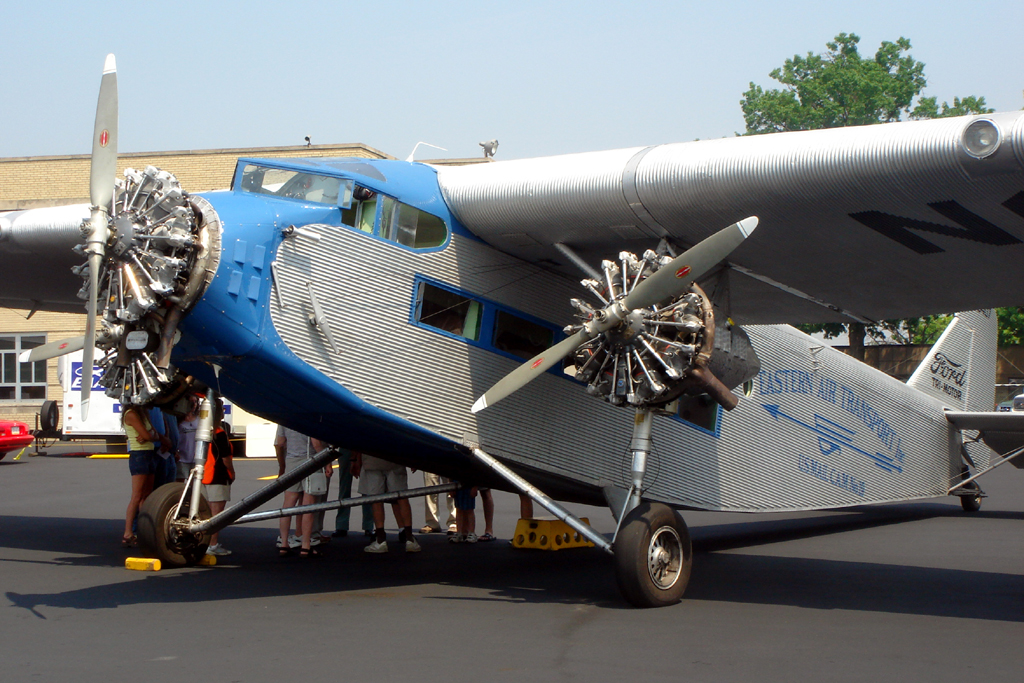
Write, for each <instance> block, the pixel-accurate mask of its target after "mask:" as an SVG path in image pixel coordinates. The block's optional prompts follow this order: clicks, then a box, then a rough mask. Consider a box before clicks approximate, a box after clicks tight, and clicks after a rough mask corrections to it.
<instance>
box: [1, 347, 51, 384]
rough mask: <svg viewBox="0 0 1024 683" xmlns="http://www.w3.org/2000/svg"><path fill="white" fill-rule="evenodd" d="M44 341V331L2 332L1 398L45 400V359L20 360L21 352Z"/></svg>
mask: <svg viewBox="0 0 1024 683" xmlns="http://www.w3.org/2000/svg"><path fill="white" fill-rule="evenodd" d="M45 343H46V335H42V334H0V401H43V400H45V399H46V361H45V360H38V361H36V362H34V363H20V362H18V356H19V355H20V354H21V352H22V351H27V350H29V349H34V348H36V347H37V346H42V345H43V344H45Z"/></svg>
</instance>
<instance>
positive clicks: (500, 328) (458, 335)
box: [409, 275, 563, 374]
mask: <svg viewBox="0 0 1024 683" xmlns="http://www.w3.org/2000/svg"><path fill="white" fill-rule="evenodd" d="M409 322H410V323H412V324H413V325H416V326H417V327H422V328H424V329H428V330H430V331H431V332H436V333H438V334H441V335H443V336H446V337H451V338H454V339H459V340H461V341H464V342H466V343H468V344H471V345H473V346H479V347H481V348H484V349H487V350H488V351H492V352H494V353H497V354H499V355H502V356H506V357H507V358H512V359H515V360H528V359H530V358H532V357H533V356H535V355H537V354H538V353H540V352H541V351H543V350H544V349H546V348H548V347H550V346H551V345H552V344H554V343H556V342H558V341H560V340H561V338H562V337H563V333H562V330H561V329H560V328H558V327H557V326H555V325H553V324H552V323H549V322H547V321H544V320H541V319H539V318H535V317H533V316H531V315H527V314H526V313H523V312H522V311H518V310H516V309H514V308H512V307H510V306H506V305H504V304H499V303H497V302H494V301H491V300H489V299H485V298H483V297H480V296H477V295H475V294H471V293H470V292H466V291H464V290H461V289H459V288H457V287H452V286H451V285H448V284H445V283H443V282H440V281H438V280H433V279H430V278H427V277H424V276H422V275H417V276H416V278H415V281H414V284H413V296H412V307H411V310H410V315H409ZM559 374H560V373H559Z"/></svg>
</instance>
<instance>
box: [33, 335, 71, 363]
mask: <svg viewBox="0 0 1024 683" xmlns="http://www.w3.org/2000/svg"><path fill="white" fill-rule="evenodd" d="M84 346H85V337H84V336H83V337H72V338H71V339H61V340H60V341H55V342H50V343H49V344H43V345H42V346H37V347H35V348H34V349H29V350H28V351H23V352H22V354H21V355H20V356H18V362H19V363H34V362H36V361H37V360H48V359H50V358H56V357H57V356H63V355H65V354H68V353H74V352H75V351H79V350H81V349H82V348H83V347H84Z"/></svg>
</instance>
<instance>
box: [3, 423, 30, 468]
mask: <svg viewBox="0 0 1024 683" xmlns="http://www.w3.org/2000/svg"><path fill="white" fill-rule="evenodd" d="M34 440H35V437H34V436H32V432H30V431H29V430H28V425H27V424H25V423H24V422H17V421H15V420H0V460H2V459H3V457H4V456H5V455H7V452H8V451H20V450H21V449H22V448H24V447H25V446H31V445H32V442H33V441H34Z"/></svg>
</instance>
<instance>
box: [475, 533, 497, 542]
mask: <svg viewBox="0 0 1024 683" xmlns="http://www.w3.org/2000/svg"><path fill="white" fill-rule="evenodd" d="M476 540H477V541H479V542H480V543H487V542H488V541H496V540H498V539H497V538H495V537H494V534H484V535H483V536H481V537H480V538H478V539H476Z"/></svg>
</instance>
